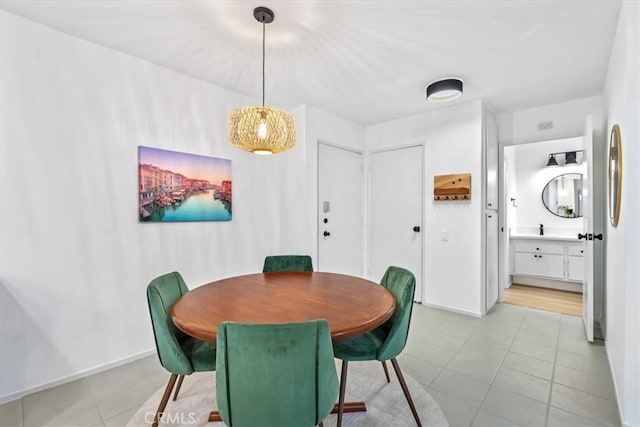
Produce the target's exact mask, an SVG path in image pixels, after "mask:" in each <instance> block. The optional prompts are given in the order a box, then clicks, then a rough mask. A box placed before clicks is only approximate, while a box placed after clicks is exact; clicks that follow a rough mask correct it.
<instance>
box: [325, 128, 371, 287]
mask: <svg viewBox="0 0 640 427" xmlns="http://www.w3.org/2000/svg"><path fill="white" fill-rule="evenodd" d="M321 144H322V145H326V146H328V147H332V148H337V149H339V150H345V151H349V152H351V153H355V154H358V155H360V172H361V174H360V175H361V176H362V178H361V180H362V188H363V190H364V191H365V194H363V203H362V220H363V223H362V248H361V249H362V260H361V262H362V272H363V273H364V272H366V271H367V253H366V248H367V247H368V246H367V242H368V235H367V203H368V201H367V200H365V197H366V196H367V192H366V191H367V190H366V189H367V177H366V174H365V173H364V172H365V168H366V163H367V161H366V152H365V151H363V150H358V149H356V148H353V147H347V146H344V145H340V144H335V143H333V142H329V141H327V140H325V139H321V138H318V139H317V140H316V254H317V256H318V261H317V263H318V268H320V216H321V215H320V145H321ZM363 276H364V274H363Z"/></svg>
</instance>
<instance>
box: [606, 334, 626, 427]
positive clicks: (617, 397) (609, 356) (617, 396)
mask: <svg viewBox="0 0 640 427" xmlns="http://www.w3.org/2000/svg"><path fill="white" fill-rule="evenodd" d="M604 350H605V352H606V353H607V362H608V363H609V374H610V375H611V378H612V379H613V391H615V393H616V403H617V404H618V416H619V417H620V422H621V423H622V425H623V426H624V427H632V426H631V425H630V424H627V423H625V422H624V412H623V410H622V403H620V393H618V390H619V389H618V382H617V381H616V376H615V372H614V370H613V365H612V364H611V355H610V354H609V346H608V345H606V340H605V346H604Z"/></svg>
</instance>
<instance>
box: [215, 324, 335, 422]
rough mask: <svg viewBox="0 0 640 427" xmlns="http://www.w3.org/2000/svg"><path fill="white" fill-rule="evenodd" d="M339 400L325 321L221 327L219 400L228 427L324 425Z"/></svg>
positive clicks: (329, 338) (219, 328)
mask: <svg viewBox="0 0 640 427" xmlns="http://www.w3.org/2000/svg"><path fill="white" fill-rule="evenodd" d="M337 396H338V376H337V374H336V367H335V362H334V358H333V351H332V348H331V336H330V334H329V326H328V323H327V321H326V320H324V319H319V320H312V321H308V322H300V323H279V324H245V323H234V322H223V323H222V324H221V325H220V326H219V327H218V340H217V365H216V397H217V402H218V410H219V411H220V416H221V417H222V420H223V421H224V422H225V423H226V424H227V425H228V426H230V427H242V426H251V427H253V426H274V427H284V426H296V427H300V426H314V425H317V424H320V425H322V420H323V419H324V418H325V417H326V416H327V415H329V413H330V412H331V410H332V409H333V406H334V404H335V401H336V397H337Z"/></svg>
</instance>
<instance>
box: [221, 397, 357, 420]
mask: <svg viewBox="0 0 640 427" xmlns="http://www.w3.org/2000/svg"><path fill="white" fill-rule="evenodd" d="M347 412H367V407H366V405H365V404H364V402H345V403H344V409H343V413H345V414H346V413H347ZM331 413H332V414H337V413H338V404H337V403H336V404H335V405H333V409H332V410H331ZM215 421H222V418H221V417H220V413H219V412H218V411H211V413H210V414H209V422H210V423H212V422H215Z"/></svg>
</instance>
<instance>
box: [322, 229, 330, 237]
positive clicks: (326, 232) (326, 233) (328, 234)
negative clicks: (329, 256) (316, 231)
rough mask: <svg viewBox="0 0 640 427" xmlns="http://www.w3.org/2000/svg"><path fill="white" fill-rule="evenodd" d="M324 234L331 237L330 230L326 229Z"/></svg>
mask: <svg viewBox="0 0 640 427" xmlns="http://www.w3.org/2000/svg"><path fill="white" fill-rule="evenodd" d="M322 234H323V235H324V237H329V236H331V233H329V232H328V231H326V230H325V232H324V233H322Z"/></svg>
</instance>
